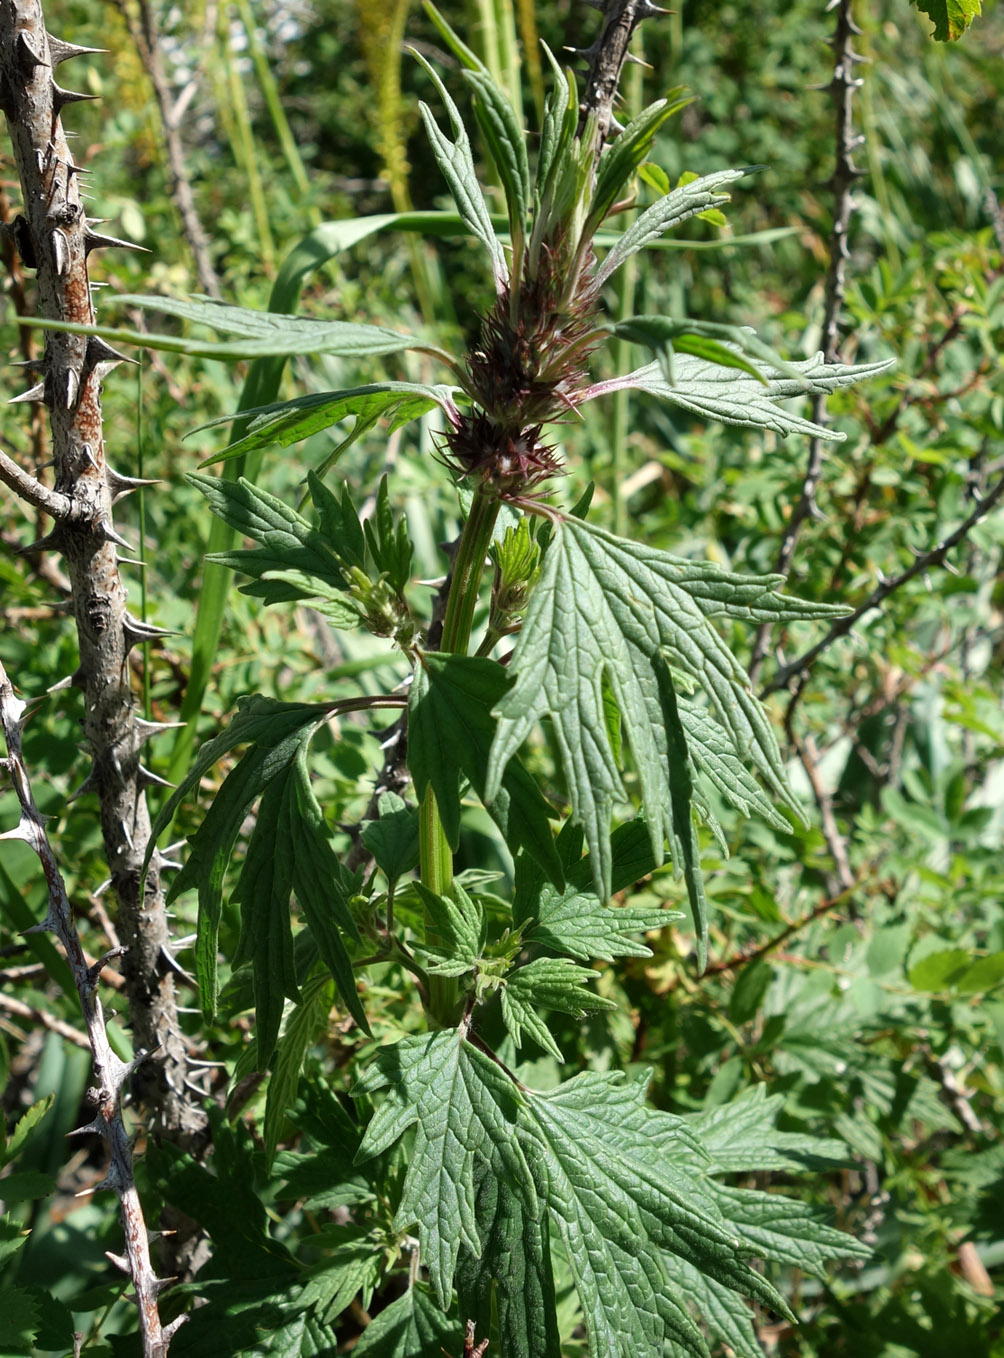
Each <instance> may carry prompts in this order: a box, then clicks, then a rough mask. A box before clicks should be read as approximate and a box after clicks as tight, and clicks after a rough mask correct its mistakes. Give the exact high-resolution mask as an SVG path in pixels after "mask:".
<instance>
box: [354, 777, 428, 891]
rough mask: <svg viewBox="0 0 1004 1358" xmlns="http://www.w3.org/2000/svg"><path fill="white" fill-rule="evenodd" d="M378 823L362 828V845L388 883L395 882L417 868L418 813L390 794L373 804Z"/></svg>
mask: <svg viewBox="0 0 1004 1358" xmlns="http://www.w3.org/2000/svg"><path fill="white" fill-rule="evenodd" d="M377 812H378V817H379V818H378V819H377V820H371V821H369V822H367V824H366V825H365V826H364V828H363V832H362V841H363V845H364V846H365V848H366V849H367V850H368V851H369V852H370V853H371V854H372V855H373V860H374V862H375V863H376V865H377V867H378V868H379V869H380V871H381V872H382V873H383V874H384V876H385V877H386V878H387V880H388V881H389V882H392V883H393V882H397V881H398V880H399V879H400V878H401V877H403V876H404V874H405V873H406V872H410V871H411V870H412V868H414V867H417V866H418V858H419V847H418V811H417V810H416V809H415V808H414V807H409V806H407V805H406V803H405V801H404V799H403V798H401V797H398V796H396V795H395V793H393V792H383V793H381V794H380V798H379V800H378V802H377Z"/></svg>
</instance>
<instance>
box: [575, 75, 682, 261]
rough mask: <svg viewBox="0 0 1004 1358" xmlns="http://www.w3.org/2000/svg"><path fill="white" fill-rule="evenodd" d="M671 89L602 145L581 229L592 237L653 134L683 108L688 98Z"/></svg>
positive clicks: (644, 152)
mask: <svg viewBox="0 0 1004 1358" xmlns="http://www.w3.org/2000/svg"><path fill="white" fill-rule="evenodd" d="M681 93H682V91H680V90H674V91H673V92H672V94H671V95H670V96H669V98H667V99H658V100H657V101H656V102H655V103H654V104H649V106H648V108H646V109H644V110H643V111H642V112H641V113H639V115H638V117H637V118H635V119H633V120H632V121H631V122H630V123H628V125H627V127H626V128H625V129H624V131H623V132H621V133H620V134H619V135H618V137H617V139H616V140H615V141H613V142H611V143H609V144H608V145H607V146H606V147H604V150H603V154H602V156H601V157H600V163H599V167H598V170H597V174H596V188H595V190H594V192H593V200H592V202H591V203H590V206H589V216H588V218H587V219H586V225H585V227H584V228H583V232H584V234H585V235H586V236H590V237H591V236H592V235H593V232H594V231H595V229H596V228H597V227H598V226H599V225H600V223H601V222H602V221H603V219H604V218H605V217H606V215H607V213H608V212H609V211H610V209H611V208H612V207H613V205H614V203H615V202H616V201H617V199H618V197H619V196H620V194H621V193H622V191H623V189H624V187H625V185H626V184H627V182H628V180H629V179H630V178H631V176H632V175H633V174H634V172H635V171H636V170H637V169H638V168H639V166H640V165H641V163H642V161H643V160H644V159H645V157H646V156H647V155H648V153H649V151H650V150H651V149H652V142H653V141H654V140H655V134H656V133H657V132H658V130H659V128H660V127H662V125H663V123H665V122H666V121H667V120H668V119H669V118H671V117H672V116H673V114H674V113H679V111H680V109H682V108H686V106H687V105H688V104H689V103H690V102H691V100H690V99H689V98H680V97H679V96H680V94H681Z"/></svg>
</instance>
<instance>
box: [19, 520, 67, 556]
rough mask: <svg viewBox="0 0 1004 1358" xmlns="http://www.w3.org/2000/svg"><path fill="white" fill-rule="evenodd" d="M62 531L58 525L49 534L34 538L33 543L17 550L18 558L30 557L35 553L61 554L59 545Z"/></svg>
mask: <svg viewBox="0 0 1004 1358" xmlns="http://www.w3.org/2000/svg"><path fill="white" fill-rule="evenodd" d="M61 540H62V531H61V527H60V525H59V524H57V525H56V527H55V528H53V530H52V532H51V533H46V534H45V536H44V537H41V538H36V539H35V541H34V542H29V543H27V544H26V545H25V546H24V547H19V548H18V549H17V554H18V556H31V555H32V554H33V553H35V552H61V551H62V550H63V548H62V546H61V545H60V543H61Z"/></svg>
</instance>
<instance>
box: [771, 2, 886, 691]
mask: <svg viewBox="0 0 1004 1358" xmlns="http://www.w3.org/2000/svg"><path fill="white" fill-rule="evenodd" d="M828 8H829V9H834V8H835V9H836V10H837V27H836V31H835V33H834V35H833V40H832V43H833V78H832V80H831V82H830V85H829V89H830V91H831V92H832V94H833V103H834V113H835V118H836V165H835V167H834V170H833V178H832V180H831V184H832V187H833V228H832V230H831V232H830V267H829V269H828V271H827V275H826V294H825V300H824V303H823V337H822V339H823V357H824V358H825V359H826V362H827V363H833V362H835V361H836V359H837V357H838V351H839V348H840V312H841V310H842V308H843V304H844V292H845V289H846V285H847V260H848V258H849V253H850V252H849V250H848V248H847V232H848V228H849V225H850V220H851V212H852V210H853V207H854V200H853V195H852V193H851V188H852V185H853V184H854V181H855V179H857V178H859V177H860V174H861V171H860V170H859V169H858V168H857V167H856V166H855V164H854V159H853V156H854V151H855V148H856V147H857V146H858V145H859V144H860V142H861V138H860V137H859V136H856V135H855V132H854V116H853V107H852V99H853V96H854V92H855V90H857V89H859V88H860V86H861V83H862V82H861V80H860V79H859V78H858V77H856V76H855V75H854V67H855V66H856V65H857V64H858V63H859V62H860V61H862V60H863V58H862V57H860V56H859V55H858V54H857V53H856V52H855V51H854V50H853V49H852V47H851V40H852V37H853V36H854V34H856V33H860V32H861V30H860V29H859V28H858V26H857V25H856V24H855V22H854V18H853V15H852V9H853V3H852V0H830V4H829V5H828ZM811 418H812V419H813V421H814V422H815V423H816V424H821V423H823V422H824V421H825V419H826V399H825V397H823V396H817V397H816V398H815V399H814V401H813V407H812V417H811ZM822 473H823V441H822V439H819V438H813V439H811V440H810V442H809V456H808V460H807V462H806V468H805V477H804V479H803V481H802V493H801V495H800V497H799V500H798V504H797V505H796V506H795V508H794V510H793V511H792V515H791V518H790V519H789V520H788V526H787V528H786V530H785V534H784V538H783V540H782V542H781V549H780V551H779V552H778V556H777V564H776V565H775V567H774V569H775V570H776V571H777V572H778V574H779V575H787V574H788V571H789V570H790V569H791V563H792V559H793V558H794V555H795V547H796V546H797V544H798V539H799V535H800V533H801V531H802V526H803V524H804V523H805V521H806V520H807V519H808V518H810V517H811V516H812V515H814V514H816V513H817V512H818V511H817V508H816V491H817V489H818V487H819V479H820V477H821V476H822ZM769 645H770V628H769V626H768V625H765V626H762V627H760V628H759V629H758V630H757V634H756V639H755V641H754V643H753V658H752V661H751V662H750V668H749V674H750V679H751V681H752V682H753V683H754V684H755V683H756V681H757V679H758V678H759V676H760V671H761V669H762V668H763V662H764V660H765V658H766V655H767V651H768V649H769Z"/></svg>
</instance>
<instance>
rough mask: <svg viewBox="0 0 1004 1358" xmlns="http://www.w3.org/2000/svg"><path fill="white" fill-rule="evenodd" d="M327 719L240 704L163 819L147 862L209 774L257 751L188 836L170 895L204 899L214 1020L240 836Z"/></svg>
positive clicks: (202, 947)
mask: <svg viewBox="0 0 1004 1358" xmlns="http://www.w3.org/2000/svg"><path fill="white" fill-rule="evenodd" d="M327 713H328V709H327V707H325V706H323V705H316V706H314V705H307V704H305V703H279V702H275V701H274V700H272V699H269V698H262V697H258V696H255V697H253V698H242V699H240V700H239V703H238V711H237V715H236V717H234V719H233V720H232V721H231V723H230V725H229V726H228V728H227V729H226V730H225V731H223V732H221V734H220V735H218V736H217V737H216V738H215V740H211V741H209V742H208V744H206V745H204V746H203V747H202V749H201V750H200V751H199V755H198V758H197V759H196V761H195V765H194V766H193V768H192V769H191V770H190V772H189V774H188V776H187V777H186V778H185V781H184V782H183V783H182V784H181V786H180V787H179V788H177V790H176V791H175V792H174V793H172V795H171V797H170V798H169V799H168V801H167V804H166V805H165V806H164V808H163V809H162V811H161V812H160V815H159V816H158V817H157V821H156V824H155V825H154V828H153V833H152V835H151V839H150V848H149V850H148V851H147V861H149V858H150V855H151V854H152V852H153V845H154V844H155V842H156V839H157V836H158V834H159V833H160V831H161V830H162V829H163V828H164V826H166V825H167V824H169V823H170V820H171V817H172V816H173V814H174V811H175V808H176V807H177V806H178V805H179V803H180V802H181V801H182V800H183V798H184V797H186V796H187V795H188V793H189V791H191V790H192V789H193V788H195V787H197V786H198V784H199V782H200V780H201V778H202V776H203V774H204V773H206V772H207V770H208V769H209V768H210V767H211V766H212V765H213V764H215V763H216V761H217V760H218V759H220V758H222V756H223V755H224V754H227V753H229V751H230V750H232V749H233V748H234V747H235V746H237V745H242V744H250V745H251V748H250V749H249V750H248V751H247V753H246V754H245V755H244V756H243V757H242V759H241V760H240V762H239V763H238V764H237V766H236V767H235V768H234V769H232V770H231V772H230V773H229V774H228V775H227V777H226V779H225V780H224V782H223V785H222V787H221V788H220V790H219V791H218V792H217V794H216V796H215V798H214V799H213V803H212V805H211V806H210V808H209V810H208V811H207V812H206V815H205V818H204V819H203V822H202V824H201V825H200V826H199V829H198V830H197V831H196V833H195V834H194V835H190V836H189V841H188V842H189V845H190V846H191V852H190V854H189V857H188V861H187V862H186V863H185V865H184V867H183V868H182V869H181V871H180V872H179V873H178V875H177V877H176V878H175V879H174V881H173V882H172V883H171V887H170V890H169V892H168V901H169V902H170V901H173V900H176V899H177V897H178V896H179V895H180V894H181V893H182V892H183V891H187V890H189V889H190V888H195V889H196V890H197V891H198V893H199V918H198V926H197V930H198V932H197V938H196V965H197V970H198V978H199V1001H200V1004H201V1005H202V1009H203V1012H204V1013H205V1014H206V1016H207V1017H209V1016H211V1015H212V1014H213V1013H214V1012H215V1009H216V1000H217V994H218V990H219V985H218V981H217V966H216V945H217V937H218V934H219V928H220V918H221V914H222V910H223V880H224V877H225V874H226V870H227V865H228V863H229V862H230V855H231V853H232V852H233V847H234V844H235V842H236V840H237V836H238V834H239V833H240V829H241V826H242V825H243V824H244V821H245V819H246V817H247V814H248V812H249V811H250V810H251V808H252V806H253V805H254V803H255V802H256V801H257V800H258V798H259V797H260V796H261V794H262V793H263V792H264V791H265V789H266V788H267V787H268V785H269V783H270V782H271V781H272V779H273V778H276V777H277V776H278V775H279V774H280V773H282V772H283V770H284V769H285V768H287V766H288V765H289V764H290V763H291V762H292V760H293V759H295V758H296V754H297V751H298V750H299V749H301V748H304V747H305V746H306V744H307V743H309V741H310V738H311V736H312V735H313V733H314V731H315V730H316V729H317V727H318V726H319V725H320V724H321V722H322V721H323V720H324V719H325V717H326V716H327Z"/></svg>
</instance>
